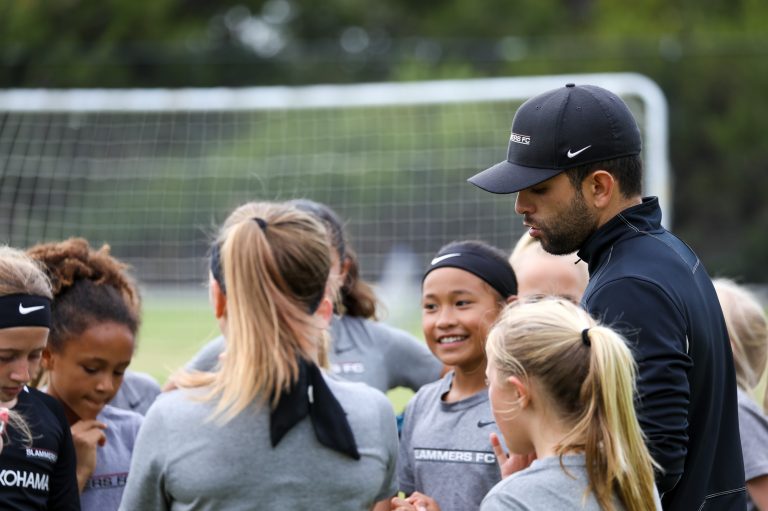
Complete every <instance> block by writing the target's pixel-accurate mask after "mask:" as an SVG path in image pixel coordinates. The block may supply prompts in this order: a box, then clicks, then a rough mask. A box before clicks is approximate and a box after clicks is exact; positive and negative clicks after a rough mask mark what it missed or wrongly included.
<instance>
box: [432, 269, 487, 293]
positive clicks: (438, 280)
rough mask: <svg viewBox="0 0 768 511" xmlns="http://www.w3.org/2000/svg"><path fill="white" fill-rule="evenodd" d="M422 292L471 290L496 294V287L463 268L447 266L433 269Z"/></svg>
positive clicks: (472, 291)
mask: <svg viewBox="0 0 768 511" xmlns="http://www.w3.org/2000/svg"><path fill="white" fill-rule="evenodd" d="M421 290H422V294H423V295H428V294H456V293H458V292H469V293H476V294H489V295H493V294H494V292H495V291H494V289H493V288H492V287H491V286H490V285H488V283H487V282H485V281H484V280H483V279H481V278H480V277H478V276H477V275H475V274H474V273H471V272H468V271H467V270H463V269H461V268H454V267H451V266H446V267H442V268H438V269H436V270H432V271H431V272H429V274H428V275H427V276H426V278H425V279H424V282H423V284H422V286H421Z"/></svg>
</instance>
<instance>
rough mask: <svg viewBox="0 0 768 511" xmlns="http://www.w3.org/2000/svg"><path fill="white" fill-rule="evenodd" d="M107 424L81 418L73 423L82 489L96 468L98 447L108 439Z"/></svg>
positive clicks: (80, 486)
mask: <svg viewBox="0 0 768 511" xmlns="http://www.w3.org/2000/svg"><path fill="white" fill-rule="evenodd" d="M105 429H107V425H106V424H104V423H103V422H99V421H97V420H93V419H89V420H80V421H77V422H76V423H74V424H73V425H72V428H71V430H72V442H73V443H74V444H75V455H76V456H77V484H78V487H79V488H80V491H81V492H82V491H83V488H85V483H86V482H88V478H89V477H91V475H92V474H93V471H94V470H95V469H96V449H97V448H98V447H101V446H103V445H104V444H105V443H106V441H107V436H106V435H105V434H104V430H105Z"/></svg>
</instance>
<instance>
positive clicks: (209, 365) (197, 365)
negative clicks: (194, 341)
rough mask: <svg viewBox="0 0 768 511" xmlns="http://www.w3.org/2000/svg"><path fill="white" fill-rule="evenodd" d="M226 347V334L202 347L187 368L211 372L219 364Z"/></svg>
mask: <svg viewBox="0 0 768 511" xmlns="http://www.w3.org/2000/svg"><path fill="white" fill-rule="evenodd" d="M224 349H225V345H224V336H223V335H220V336H218V337H216V338H215V339H213V340H211V341H208V343H207V344H206V345H205V346H203V347H202V348H200V351H198V352H197V354H196V355H195V356H194V357H192V360H190V361H189V362H188V363H187V365H186V368H187V369H188V370H190V371H207V372H211V371H213V370H215V369H216V367H217V366H218V364H219V355H221V354H222V353H224Z"/></svg>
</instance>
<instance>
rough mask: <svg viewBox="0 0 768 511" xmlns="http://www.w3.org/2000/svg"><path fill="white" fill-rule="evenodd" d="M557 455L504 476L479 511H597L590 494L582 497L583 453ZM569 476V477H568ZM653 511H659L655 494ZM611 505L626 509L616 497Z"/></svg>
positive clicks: (584, 485) (585, 477)
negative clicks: (560, 510) (559, 510)
mask: <svg viewBox="0 0 768 511" xmlns="http://www.w3.org/2000/svg"><path fill="white" fill-rule="evenodd" d="M563 465H564V466H565V468H566V470H568V473H566V472H565V471H564V470H563V469H562V467H561V466H560V457H559V456H550V457H547V458H543V459H540V460H535V461H534V462H533V463H532V464H531V466H530V467H528V468H527V469H525V470H521V471H520V472H517V473H515V474H512V475H511V476H509V477H507V478H506V479H504V480H503V481H501V482H500V483H499V484H497V485H496V486H494V487H493V489H492V490H491V491H490V492H489V493H488V495H486V497H485V498H484V499H483V503H482V505H481V506H480V510H481V511H549V510H551V509H569V510H570V509H572V510H577V509H578V510H583V511H601V509H600V506H599V505H598V503H597V500H596V499H595V496H594V494H593V493H591V492H590V493H589V494H588V495H586V498H585V490H586V489H587V486H588V481H589V476H588V475H587V469H586V463H585V458H584V455H583V454H572V455H566V456H563ZM569 474H570V475H569ZM655 500H656V509H657V510H660V509H661V502H660V501H659V499H658V495H656V497H655ZM613 504H614V506H615V508H616V510H617V511H623V510H624V509H626V508H625V507H624V505H623V504H622V503H621V501H620V500H619V498H618V497H617V496H616V497H614V499H613Z"/></svg>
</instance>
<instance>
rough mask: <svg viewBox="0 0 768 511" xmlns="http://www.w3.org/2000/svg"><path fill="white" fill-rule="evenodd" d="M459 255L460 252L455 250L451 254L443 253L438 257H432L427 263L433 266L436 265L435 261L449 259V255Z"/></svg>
mask: <svg viewBox="0 0 768 511" xmlns="http://www.w3.org/2000/svg"><path fill="white" fill-rule="evenodd" d="M460 255H461V254H460V253H458V252H455V253H453V254H445V255H441V256H440V257H435V258H434V259H432V262H431V263H429V265H430V266H434V265H436V264H437V263H439V262H440V261H444V260H446V259H450V258H451V257H458V256H460Z"/></svg>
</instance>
